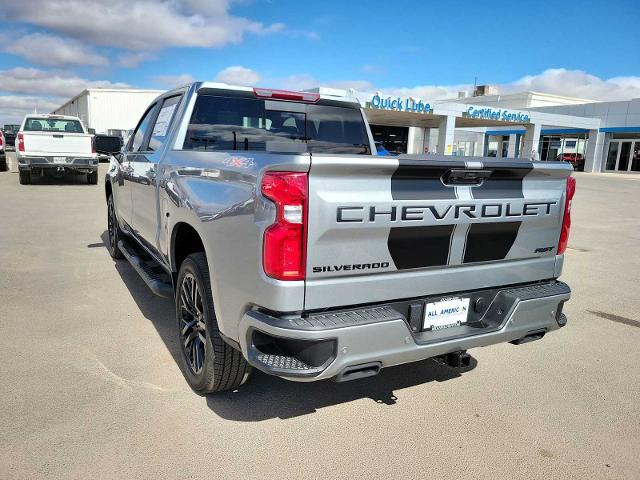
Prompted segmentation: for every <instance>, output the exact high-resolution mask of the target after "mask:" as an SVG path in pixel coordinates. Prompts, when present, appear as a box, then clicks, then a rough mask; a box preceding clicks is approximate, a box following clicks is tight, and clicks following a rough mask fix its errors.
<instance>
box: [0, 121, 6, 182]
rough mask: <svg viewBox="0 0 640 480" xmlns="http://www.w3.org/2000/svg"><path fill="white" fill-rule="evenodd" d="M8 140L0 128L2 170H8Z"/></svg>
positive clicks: (0, 162)
mask: <svg viewBox="0 0 640 480" xmlns="http://www.w3.org/2000/svg"><path fill="white" fill-rule="evenodd" d="M6 149H7V141H6V138H5V136H4V133H3V132H2V130H0V172H6V171H7V154H6Z"/></svg>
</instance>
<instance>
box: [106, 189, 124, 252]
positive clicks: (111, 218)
mask: <svg viewBox="0 0 640 480" xmlns="http://www.w3.org/2000/svg"><path fill="white" fill-rule="evenodd" d="M107 233H108V234H109V245H107V247H108V248H109V254H110V255H111V258H115V259H116V260H119V259H121V258H124V255H122V252H121V251H120V248H119V247H118V242H119V241H120V240H121V239H122V230H120V225H118V219H117V218H116V209H115V206H114V204H113V195H109V198H108V199H107Z"/></svg>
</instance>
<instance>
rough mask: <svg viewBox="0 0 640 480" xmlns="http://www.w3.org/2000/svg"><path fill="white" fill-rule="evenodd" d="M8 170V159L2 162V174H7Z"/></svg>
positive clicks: (0, 169)
mask: <svg viewBox="0 0 640 480" xmlns="http://www.w3.org/2000/svg"><path fill="white" fill-rule="evenodd" d="M7 170H8V168H7V160H6V158H4V159H2V160H0V172H6V171H7Z"/></svg>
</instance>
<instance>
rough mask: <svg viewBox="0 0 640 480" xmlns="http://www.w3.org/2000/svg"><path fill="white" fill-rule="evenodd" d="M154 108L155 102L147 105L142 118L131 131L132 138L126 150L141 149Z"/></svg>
mask: <svg viewBox="0 0 640 480" xmlns="http://www.w3.org/2000/svg"><path fill="white" fill-rule="evenodd" d="M155 108H156V104H155V103H154V104H153V105H151V106H150V107H149V109H148V110H147V111H146V112H145V114H144V116H143V117H142V120H141V121H140V123H139V124H138V126H137V127H136V130H135V132H133V138H132V139H131V143H130V144H129V148H128V150H129V151H130V152H138V151H141V149H142V146H143V143H144V139H145V137H146V135H147V131H148V130H149V124H150V123H151V117H152V115H153V111H154V110H155Z"/></svg>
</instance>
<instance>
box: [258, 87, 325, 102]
mask: <svg viewBox="0 0 640 480" xmlns="http://www.w3.org/2000/svg"><path fill="white" fill-rule="evenodd" d="M253 94H254V95H255V96H256V97H260V98H273V99H275V100H288V101H290V102H305V103H316V102H317V101H318V100H320V94H319V93H312V92H290V91H289V90H272V89H269V88H254V89H253Z"/></svg>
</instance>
